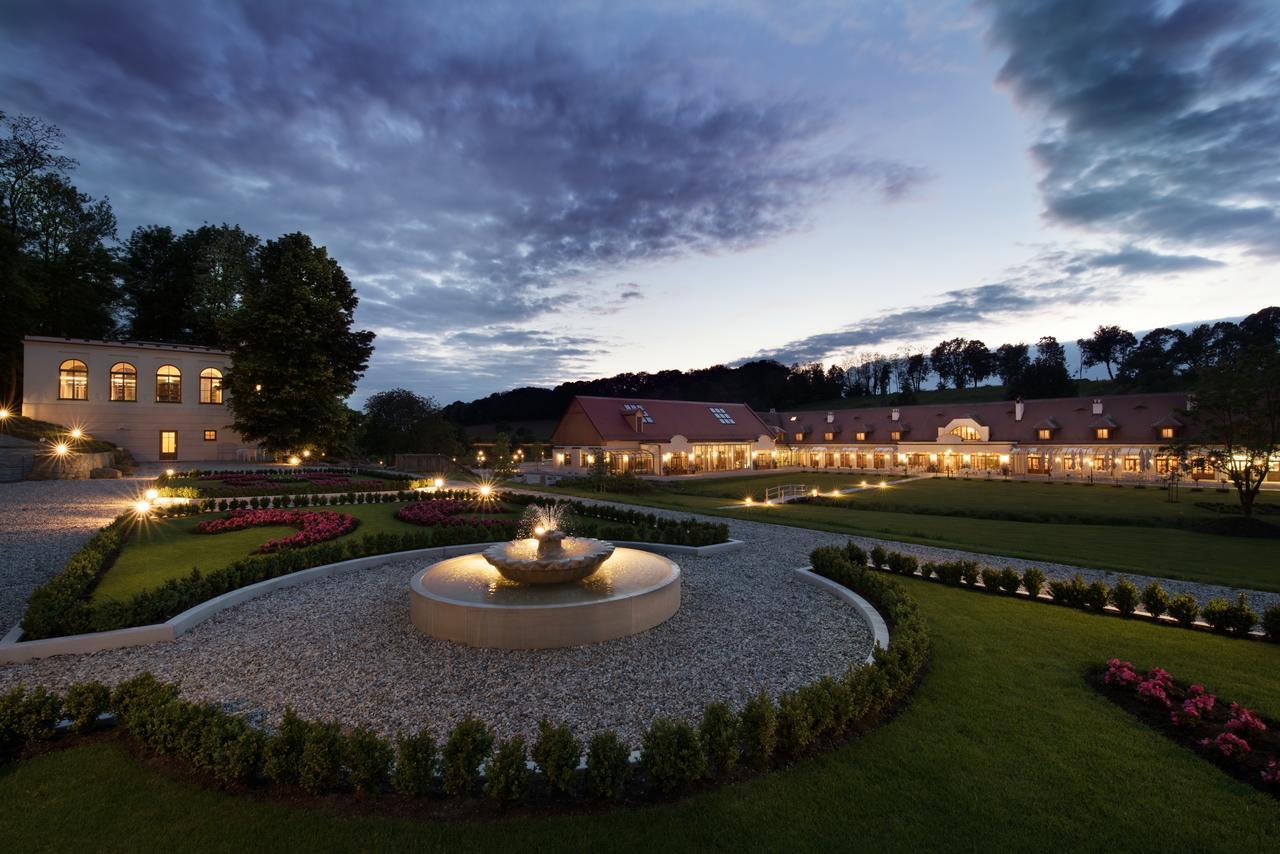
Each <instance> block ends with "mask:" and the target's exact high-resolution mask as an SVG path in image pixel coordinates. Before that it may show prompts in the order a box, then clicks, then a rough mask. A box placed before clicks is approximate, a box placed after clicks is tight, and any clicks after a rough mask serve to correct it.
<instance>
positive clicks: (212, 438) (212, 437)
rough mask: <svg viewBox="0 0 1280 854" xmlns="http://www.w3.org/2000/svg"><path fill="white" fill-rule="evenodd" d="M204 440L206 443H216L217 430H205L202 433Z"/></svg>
mask: <svg viewBox="0 0 1280 854" xmlns="http://www.w3.org/2000/svg"><path fill="white" fill-rule="evenodd" d="M204 440H205V441H206V442H216V441H218V431H217V430H205V431H204Z"/></svg>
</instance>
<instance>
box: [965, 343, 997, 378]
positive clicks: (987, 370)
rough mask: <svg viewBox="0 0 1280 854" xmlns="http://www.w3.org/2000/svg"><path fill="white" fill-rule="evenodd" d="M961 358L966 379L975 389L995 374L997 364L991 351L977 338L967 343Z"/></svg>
mask: <svg viewBox="0 0 1280 854" xmlns="http://www.w3.org/2000/svg"><path fill="white" fill-rule="evenodd" d="M960 356H961V359H962V360H963V362H964V373H965V378H966V379H968V380H969V381H970V382H972V383H973V385H974V388H977V386H978V383H980V382H982V381H983V380H985V379H986V378H987V377H989V376H991V374H992V373H994V368H995V362H994V359H993V357H992V355H991V351H990V350H989V349H987V345H986V344H984V343H982V342H981V341H979V340H977V339H976V338H975V339H974V340H972V341H966V342H965V345H964V349H963V350H961V351H960Z"/></svg>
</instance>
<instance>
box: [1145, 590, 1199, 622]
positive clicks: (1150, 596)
mask: <svg viewBox="0 0 1280 854" xmlns="http://www.w3.org/2000/svg"><path fill="white" fill-rule="evenodd" d="M1142 607H1143V608H1146V609H1147V613H1148V614H1150V615H1151V616H1152V618H1154V619H1159V617H1160V616H1161V615H1162V614H1164V613H1167V612H1168V610H1169V594H1168V593H1166V592H1165V590H1164V588H1163V587H1161V586H1160V583H1159V582H1157V581H1153V582H1151V583H1150V584H1148V585H1147V586H1146V587H1144V588H1142ZM1193 619H1194V618H1193Z"/></svg>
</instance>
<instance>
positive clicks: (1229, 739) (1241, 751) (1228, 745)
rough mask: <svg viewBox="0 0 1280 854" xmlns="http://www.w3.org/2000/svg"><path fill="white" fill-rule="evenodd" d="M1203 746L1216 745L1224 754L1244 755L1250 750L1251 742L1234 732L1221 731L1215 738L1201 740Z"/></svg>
mask: <svg viewBox="0 0 1280 854" xmlns="http://www.w3.org/2000/svg"><path fill="white" fill-rule="evenodd" d="M1200 746H1201V747H1210V746H1212V747H1216V748H1217V749H1218V752H1220V753H1221V754H1222V755H1223V756H1236V757H1240V756H1244V755H1245V754H1246V753H1248V752H1249V751H1250V747H1249V742H1247V741H1245V740H1244V739H1243V738H1241V737H1240V736H1238V735H1236V734H1235V733H1233V732H1220V733H1218V737H1217V738H1214V739H1208V738H1204V739H1201V740H1200Z"/></svg>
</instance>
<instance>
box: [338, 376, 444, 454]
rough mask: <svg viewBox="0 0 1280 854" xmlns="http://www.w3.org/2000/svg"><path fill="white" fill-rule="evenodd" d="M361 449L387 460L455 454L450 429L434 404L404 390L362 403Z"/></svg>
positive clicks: (390, 392) (383, 392)
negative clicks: (397, 456) (401, 455)
mask: <svg viewBox="0 0 1280 854" xmlns="http://www.w3.org/2000/svg"><path fill="white" fill-rule="evenodd" d="M361 445H362V446H363V448H364V450H365V451H367V452H368V453H370V454H373V455H375V456H379V457H384V458H388V459H390V458H392V457H394V456H395V455H396V454H421V453H434V454H450V455H452V454H456V453H457V452H458V441H457V437H456V435H455V433H454V428H453V425H451V424H450V423H449V422H448V421H446V420H445V419H444V417H443V416H442V415H441V414H440V408H439V407H438V406H436V403H435V401H433V400H432V399H431V398H429V397H423V396H422V395H420V394H416V393H414V392H412V391H410V390H409V389H407V388H393V389H388V390H387V391H380V392H378V393H377V394H374V395H371V396H370V397H369V399H368V400H366V401H365V404H364V419H363V434H362V441H361Z"/></svg>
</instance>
